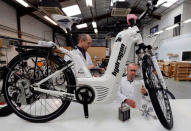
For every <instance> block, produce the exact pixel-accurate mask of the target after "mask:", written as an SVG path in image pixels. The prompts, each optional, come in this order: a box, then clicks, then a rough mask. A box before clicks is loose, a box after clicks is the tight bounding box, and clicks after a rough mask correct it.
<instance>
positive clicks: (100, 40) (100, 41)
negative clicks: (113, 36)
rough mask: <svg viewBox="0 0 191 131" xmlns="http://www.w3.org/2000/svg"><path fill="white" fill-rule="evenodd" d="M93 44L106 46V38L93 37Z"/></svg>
mask: <svg viewBox="0 0 191 131" xmlns="http://www.w3.org/2000/svg"><path fill="white" fill-rule="evenodd" d="M91 46H93V47H95V46H105V47H106V40H105V39H92V43H91Z"/></svg>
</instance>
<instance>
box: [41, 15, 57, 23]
mask: <svg viewBox="0 0 191 131" xmlns="http://www.w3.org/2000/svg"><path fill="white" fill-rule="evenodd" d="M44 18H45V19H46V20H48V21H50V22H51V23H52V24H54V25H58V24H57V23H56V22H55V21H53V20H52V19H50V18H49V17H48V16H46V15H45V16H44Z"/></svg>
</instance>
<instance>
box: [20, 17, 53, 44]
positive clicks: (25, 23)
mask: <svg viewBox="0 0 191 131" xmlns="http://www.w3.org/2000/svg"><path fill="white" fill-rule="evenodd" d="M21 31H22V34H23V35H22V38H23V39H27V40H33V41H38V40H51V41H52V29H51V28H50V27H49V26H47V25H45V24H43V23H42V22H40V21H38V20H37V19H35V18H33V17H32V16H29V15H25V16H22V17H21Z"/></svg>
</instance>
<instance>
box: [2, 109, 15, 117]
mask: <svg viewBox="0 0 191 131" xmlns="http://www.w3.org/2000/svg"><path fill="white" fill-rule="evenodd" d="M12 113H13V111H12V110H11V108H10V107H9V106H5V107H3V108H1V109H0V117H4V116H8V115H10V114H12Z"/></svg>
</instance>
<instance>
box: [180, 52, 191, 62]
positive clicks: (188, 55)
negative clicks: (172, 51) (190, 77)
mask: <svg viewBox="0 0 191 131" xmlns="http://www.w3.org/2000/svg"><path fill="white" fill-rule="evenodd" d="M182 61H191V51H185V52H182Z"/></svg>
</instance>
